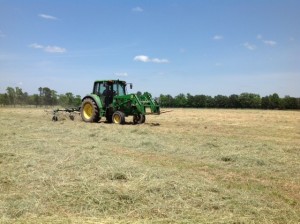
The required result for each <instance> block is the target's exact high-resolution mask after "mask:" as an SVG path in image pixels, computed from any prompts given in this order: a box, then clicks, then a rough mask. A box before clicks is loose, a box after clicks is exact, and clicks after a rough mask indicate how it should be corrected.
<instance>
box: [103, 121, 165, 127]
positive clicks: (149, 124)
mask: <svg viewBox="0 0 300 224" xmlns="http://www.w3.org/2000/svg"><path fill="white" fill-rule="evenodd" d="M98 123H99V124H111V125H118V124H114V123H110V122H108V121H99V122H98ZM121 125H134V126H139V125H147V126H150V127H156V126H160V123H147V122H146V123H143V124H136V123H134V122H132V121H125V123H124V124H121Z"/></svg>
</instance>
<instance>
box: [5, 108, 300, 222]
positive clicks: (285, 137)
mask: <svg viewBox="0 0 300 224" xmlns="http://www.w3.org/2000/svg"><path fill="white" fill-rule="evenodd" d="M129 119H131V118H130V117H129V118H127V121H129ZM0 127H1V130H0V139H1V141H0V223H299V222H300V113H299V111H262V110H214V109H204V110H196V109H195V110H194V109H175V110H173V111H172V112H170V113H165V114H162V115H160V116H152V117H151V116H148V117H147V120H146V123H145V124H143V125H132V124H131V123H128V124H125V125H123V126H121V125H113V124H106V123H104V122H103V121H102V120H101V121H100V123H97V124H89V123H84V122H82V121H81V120H80V119H78V118H75V120H74V121H71V120H64V117H61V119H60V121H58V122H52V121H51V115H50V114H47V113H45V111H44V110H42V109H22V108H17V109H15V108H0Z"/></svg>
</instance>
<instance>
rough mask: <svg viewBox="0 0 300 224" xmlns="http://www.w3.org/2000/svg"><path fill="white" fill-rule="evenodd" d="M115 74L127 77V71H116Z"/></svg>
mask: <svg viewBox="0 0 300 224" xmlns="http://www.w3.org/2000/svg"><path fill="white" fill-rule="evenodd" d="M115 76H118V77H127V76H128V73H127V72H117V73H115Z"/></svg>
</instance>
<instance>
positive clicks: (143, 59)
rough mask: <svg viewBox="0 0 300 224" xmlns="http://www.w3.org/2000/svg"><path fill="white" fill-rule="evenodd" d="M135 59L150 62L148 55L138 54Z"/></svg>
mask: <svg viewBox="0 0 300 224" xmlns="http://www.w3.org/2000/svg"><path fill="white" fill-rule="evenodd" d="M133 60H134V61H141V62H150V58H149V57H148V56H146V55H138V56H135V57H134V59H133Z"/></svg>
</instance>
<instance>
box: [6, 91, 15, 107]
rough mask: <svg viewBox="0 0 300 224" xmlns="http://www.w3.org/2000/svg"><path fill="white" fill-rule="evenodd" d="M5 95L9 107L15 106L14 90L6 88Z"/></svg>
mask: <svg viewBox="0 0 300 224" xmlns="http://www.w3.org/2000/svg"><path fill="white" fill-rule="evenodd" d="M6 91H7V95H8V102H9V104H10V105H14V106H16V92H15V89H14V88H12V87H7V88H6Z"/></svg>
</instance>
